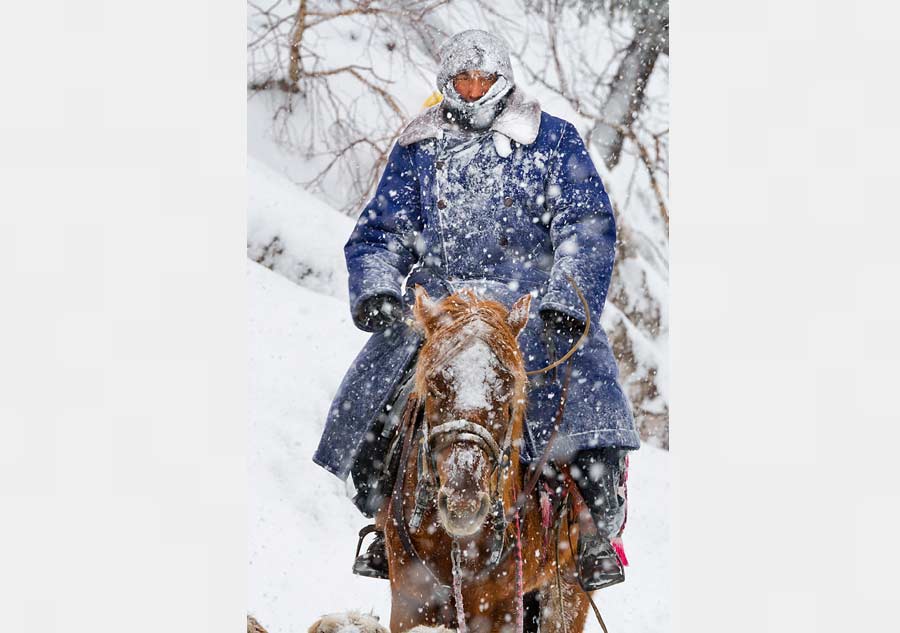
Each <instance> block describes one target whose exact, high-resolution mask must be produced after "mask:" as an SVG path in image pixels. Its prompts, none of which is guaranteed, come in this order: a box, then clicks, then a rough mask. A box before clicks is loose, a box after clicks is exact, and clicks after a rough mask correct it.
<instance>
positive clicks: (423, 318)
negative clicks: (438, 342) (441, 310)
mask: <svg viewBox="0 0 900 633" xmlns="http://www.w3.org/2000/svg"><path fill="white" fill-rule="evenodd" d="M413 316H414V317H415V318H416V322H417V323H419V325H421V326H422V329H424V330H425V334H426V335H427V334H431V332H432V331H434V325H435V322H436V320H437V316H438V311H437V301H435V300H433V299H432V298H431V297H429V296H428V291H427V290H425V288H423V287H422V286H420V285H418V284H416V303H415V305H414V306H413Z"/></svg>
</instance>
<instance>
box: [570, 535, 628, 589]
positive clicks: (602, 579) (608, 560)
mask: <svg viewBox="0 0 900 633" xmlns="http://www.w3.org/2000/svg"><path fill="white" fill-rule="evenodd" d="M585 541H594V542H593V543H592V545H594V548H596V551H593V552H591V553H590V554H587V553H586V552H584V551H583V548H584V545H585V543H584V542H583V541H582V540H581V539H579V543H578V584H580V585H581V588H582V589H584V590H585V591H597V590H599V589H606V588H607V587H612V586H613V585H618V584H619V583H622V582H625V566H624V565H623V564H622V561H621V559H619V555H618V553H617V552H616V550H615V548H613V546H612V544H611V543H610V542H609V540H607V539H603V538H601V537H598V536H595V537H593V538H592V537H587V538H586V539H585ZM589 559H590V560H589Z"/></svg>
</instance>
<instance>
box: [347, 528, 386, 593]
mask: <svg viewBox="0 0 900 633" xmlns="http://www.w3.org/2000/svg"><path fill="white" fill-rule="evenodd" d="M370 532H374V533H375V538H374V540H373V541H372V543H371V544H369V548H368V549H367V550H366V551H365V553H364V554H362V555H360V553H359V550H360V549H361V548H362V542H363V539H364V538H365V537H366V535H367V534H369V533H370ZM353 573H354V574H356V575H357V576H365V577H367V578H384V579H385V580H387V578H388V562H387V551H386V549H385V544H384V532H381V531H379V530H377V529H376V528H375V526H374V525H367V526H366V527H364V528H363V529H361V530H360V531H359V542H358V543H357V544H356V560H354V561H353Z"/></svg>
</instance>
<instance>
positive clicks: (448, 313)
mask: <svg viewBox="0 0 900 633" xmlns="http://www.w3.org/2000/svg"><path fill="white" fill-rule="evenodd" d="M530 304H531V295H528V294H526V295H524V296H522V297H521V298H519V299H518V300H517V301H516V302H515V303H514V304H513V305H512V307H511V308H510V309H509V310H507V308H506V307H505V306H504V305H503V304H501V303H499V302H497V301H492V300H488V299H480V298H479V297H478V296H477V295H476V294H475V293H474V292H472V291H471V290H463V291H461V292H458V293H454V294H451V295H449V296H447V297H444V298H443V299H441V300H438V301H435V300H432V299H431V298H430V297H429V296H428V293H427V292H426V291H425V289H424V288H422V287H419V286H417V287H416V302H415V307H414V309H413V315H414V316H415V320H416V323H417V325H418V327H419V328H420V329H421V330H422V332H423V333H424V335H425V341H424V343H423V345H422V349H421V351H420V353H419V361H418V363H417V365H416V376H415V389H416V393H417V394H418V397H419V398H420V399H421V400H424V403H425V411H424V415H425V418H424V419H425V429H426V440H425V450H426V453H427V462H428V467H429V468H430V469H431V470H433V473H434V476H435V478H436V481H435V483H436V485H437V486H438V491H437V508H438V519H439V521H440V523H441V525H442V526H443V528H444V530H446V531H447V533H448V534H450V535H451V536H453V537H460V536H467V535H470V534H474V533H475V532H477V531H479V530H480V529H481V526H482V524H483V523H484V520H485V518H486V517H487V515H488V513H489V512H490V511H491V508H492V506H493V505H494V504H495V503H497V500H498V499H499V500H500V501H501V502H502V501H503V498H504V497H507V500H508V497H509V496H510V494H511V493H510V491H509V490H506V489H505V487H504V485H503V484H504V479H505V475H509V472H508V470H509V465H510V464H511V463H512V462H513V457H514V456H515V458H516V459H515V460H514V461H515V463H516V464H517V463H518V459H517V458H518V450H519V440H520V439H521V437H522V424H523V420H524V410H525V403H526V400H525V387H526V383H527V378H526V374H525V366H524V360H523V358H522V353H521V351H520V350H519V345H518V343H517V342H516V338H517V336H518V335H519V332H521V331H522V328H524V327H525V324H526V323H527V321H528V308H529V306H530Z"/></svg>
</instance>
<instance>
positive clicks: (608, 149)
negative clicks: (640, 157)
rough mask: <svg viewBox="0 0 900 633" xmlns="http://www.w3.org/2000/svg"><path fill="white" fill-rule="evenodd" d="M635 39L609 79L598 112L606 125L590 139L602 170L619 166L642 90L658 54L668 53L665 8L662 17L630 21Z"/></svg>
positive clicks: (647, 16) (646, 16)
mask: <svg viewBox="0 0 900 633" xmlns="http://www.w3.org/2000/svg"><path fill="white" fill-rule="evenodd" d="M632 21H633V23H634V29H635V36H634V39H633V40H632V41H631V44H629V45H628V49H627V50H626V53H625V57H624V59H622V63H621V64H619V68H618V70H617V71H616V75H615V77H614V78H613V84H612V90H610V92H609V96H608V97H607V98H606V101H605V102H604V103H603V107H602V108H601V109H600V117H601V119H603V121H606V123H608V124H609V125H607V124H606V123H601V124H600V125H599V126H597V130H596V132H595V133H594V136H593V138H594V139H595V140H596V142H597V144H598V147H599V149H600V155H601V156H602V157H603V162H605V163H606V167H607V168H608V169H610V170H612V169H613V168H614V167H615V166H616V165H618V164H619V155H620V154H621V152H622V141H623V140H624V134H623V133H622V129H621V128H630V127H631V123H632V121H634V119H635V118H636V117H637V114H638V112H639V111H640V109H641V106H642V105H643V103H644V89H645V88H646V87H647V81H648V80H649V79H650V74H651V73H652V72H653V67H654V66H655V65H656V60H657V59H658V58H659V56H660V54H661V53H666V54H668V51H669V14H668V5H666V11H665V13H664V14H660V13H654V12H652V11H651V12H644V13H639V14H636V15H635V16H634V18H633V20H632Z"/></svg>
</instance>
